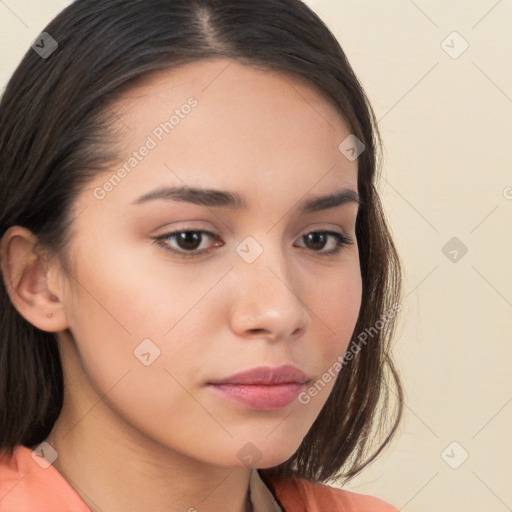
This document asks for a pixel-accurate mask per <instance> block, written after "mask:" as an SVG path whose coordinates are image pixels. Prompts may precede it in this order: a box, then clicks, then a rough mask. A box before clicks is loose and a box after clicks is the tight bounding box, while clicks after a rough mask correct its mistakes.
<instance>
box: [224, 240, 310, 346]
mask: <svg viewBox="0 0 512 512" xmlns="http://www.w3.org/2000/svg"><path fill="white" fill-rule="evenodd" d="M230 274H231V279H232V283H233V287H234V290H233V293H232V294H230V296H231V301H232V303H231V307H230V311H231V315H230V322H231V328H232V330H233V331H234V332H235V333H236V334H237V335H238V336H240V337H245V338H247V337H249V338H254V337H258V338H267V339H271V340H276V341H277V340H291V339H296V338H298V337H300V336H302V335H303V334H304V333H305V332H306V330H307V328H308V325H309V322H310V314H309V309H308V307H307V305H306V304H305V302H304V298H303V297H301V290H302V286H301V285H303V284H304V283H301V282H300V279H299V275H298V273H294V272H293V269H292V268H291V266H290V264H287V263H286V261H285V257H284V256H283V254H282V252H281V251H278V250H276V251H274V252H272V254H271V251H270V250H268V249H266V250H265V251H264V252H263V253H262V254H261V256H260V257H259V258H258V259H257V260H256V261H254V262H252V263H246V262H245V261H242V260H241V261H238V262H237V263H236V264H235V267H234V268H233V270H232V271H231V272H230Z"/></svg>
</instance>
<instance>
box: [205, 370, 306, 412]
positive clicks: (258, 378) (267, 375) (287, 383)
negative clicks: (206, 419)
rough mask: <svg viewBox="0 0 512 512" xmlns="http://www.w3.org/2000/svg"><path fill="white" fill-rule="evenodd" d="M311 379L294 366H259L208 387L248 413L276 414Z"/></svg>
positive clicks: (293, 398)
mask: <svg viewBox="0 0 512 512" xmlns="http://www.w3.org/2000/svg"><path fill="white" fill-rule="evenodd" d="M309 380H310V379H308V377H307V376H306V374H305V373H304V372H302V371H301V370H299V369H298V368H296V367H294V366H291V365H284V366H280V367H277V368H270V367H268V366H260V367H258V368H252V369H251V370H248V371H243V372H239V373H236V374H234V375H231V376H229V377H226V378H224V379H220V380H217V381H215V382H209V383H208V385H209V387H210V388H211V389H212V391H213V392H214V393H216V394H217V395H219V396H221V397H223V398H225V399H228V400H230V401H233V402H235V403H238V404H239V405H242V406H244V407H246V408H249V409H254V410H261V411H275V410H279V409H282V408H284V407H286V406H287V405H289V404H291V403H292V402H293V401H294V400H295V399H296V398H297V397H298V395H299V394H300V392H301V391H302V390H303V389H304V387H305V385H306V383H307V382H309Z"/></svg>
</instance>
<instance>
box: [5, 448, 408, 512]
mask: <svg viewBox="0 0 512 512" xmlns="http://www.w3.org/2000/svg"><path fill="white" fill-rule="evenodd" d="M33 454H34V457H33V456H32V455H33ZM38 460H39V461H40V460H41V457H38V455H37V454H35V452H33V450H31V449H30V448H28V447H26V446H23V445H18V446H17V447H16V448H15V450H14V453H13V457H12V458H8V457H7V454H6V453H5V452H0V512H91V511H90V509H89V508H88V506H87V505H86V504H85V503H84V502H83V501H82V499H81V498H80V496H79V495H78V493H77V492H76V491H75V490H74V489H73V487H71V485H70V484H69V483H68V481H67V480H66V479H65V478H64V477H63V476H62V475H61V474H60V473H59V472H58V471H57V469H56V468H55V467H54V466H52V465H51V464H46V466H47V467H46V468H44V467H43V466H44V464H41V462H38ZM43 461H44V459H43ZM255 473H256V475H255V476H257V475H259V476H260V477H261V481H262V482H264V483H265V485H266V486H267V488H268V489H269V490H270V491H271V494H272V495H273V497H274V498H275V499H276V500H277V502H278V504H279V505H280V506H281V508H282V510H283V512H399V511H398V509H397V508H395V507H393V506H392V505H390V504H389V503H386V502H384V501H382V500H380V499H379V498H375V497H373V496H369V495H365V494H358V493H355V492H351V491H346V490H344V489H336V488H334V487H330V486H328V485H324V484H316V483H312V482H309V481H308V480H305V479H303V478H297V477H293V478H285V479H279V480H272V481H268V479H267V477H265V475H264V470H263V474H262V473H261V472H260V470H258V471H257V472H255ZM256 480H260V479H256ZM252 482H254V479H252ZM255 488H256V486H255ZM278 508H279V507H277V509H278Z"/></svg>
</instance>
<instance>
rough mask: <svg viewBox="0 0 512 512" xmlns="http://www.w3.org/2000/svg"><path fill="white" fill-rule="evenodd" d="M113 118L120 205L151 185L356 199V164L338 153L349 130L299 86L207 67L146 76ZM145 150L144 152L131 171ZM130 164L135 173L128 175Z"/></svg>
mask: <svg viewBox="0 0 512 512" xmlns="http://www.w3.org/2000/svg"><path fill="white" fill-rule="evenodd" d="M111 110H112V111H113V112H114V113H115V115H116V116H117V119H118V124H119V127H120V133H121V135H120V137H121V139H122V141H121V142H122V147H123V154H122V156H121V160H120V162H119V167H121V166H122V165H125V167H126V168H127V169H128V170H129V176H127V177H126V178H125V179H123V183H122V189H123V193H122V194H123V196H125V197H126V203H128V202H131V201H133V200H135V199H136V198H137V197H138V196H140V195H141V194H142V193H143V191H145V190H147V189H149V188H150V187H151V186H154V185H158V184H167V185H190V186H202V187H211V188H224V189H231V190H233V189H236V190H240V191H241V192H242V193H244V191H247V193H246V194H245V193H244V195H254V194H256V193H257V192H260V193H261V194H263V195H268V191H269V188H272V189H273V190H277V191H281V193H282V191H283V190H286V191H287V192H288V193H289V195H290V196H291V197H297V198H298V197H300V196H303V195H304V194H306V193H307V192H308V190H311V194H313V195H314V194H315V193H318V194H320V193H325V192H326V191H329V190H331V189H332V188H338V189H339V188H341V187H351V188H352V189H353V190H357V161H350V160H348V159H347V158H346V157H345V156H344V155H343V154H342V153H341V151H340V150H339V145H340V144H341V143H342V141H343V140H344V139H346V138H347V136H349V135H350V129H349V127H348V126H347V124H346V122H345V121H344V119H343V118H342V116H341V114H340V113H339V112H338V111H337V109H336V108H335V107H334V106H333V105H332V103H331V102H330V101H329V100H328V99H326V98H325V97H324V96H323V94H322V93H320V92H319V91H318V90H317V89H316V87H315V86H314V85H312V84H310V83H309V82H308V81H307V80H306V79H304V78H302V79H301V78H297V77H296V76H293V75H290V74H288V73H286V74H285V73H283V72H280V71H269V70H262V69H256V68H253V67H249V66H244V65H241V64H239V63H237V62H235V61H233V60H230V59H225V58H218V59H208V60H202V61H197V62H193V63H189V64H186V65H182V66H180V67H178V68H175V69H172V70H167V71H164V72H161V73H158V74H157V75H152V76H151V77H150V78H148V79H147V80H146V81H145V82H144V83H143V84H141V85H138V86H137V87H135V88H134V89H132V90H130V91H129V92H128V93H126V94H125V95H123V97H122V98H121V99H120V100H119V101H118V102H117V103H116V104H115V105H113V106H112V107H111ZM143 146H148V147H150V150H149V151H144V153H145V156H144V157H143V158H141V159H140V160H138V161H137V162H135V161H134V160H133V158H134V157H133V153H134V152H137V150H138V149H139V148H142V147H143ZM130 159H131V160H132V164H135V165H133V166H130V165H128V166H126V164H129V162H130ZM102 179H103V180H104V179H105V175H104V176H103V177H102ZM102 179H100V180H99V181H101V180H102ZM118 188H120V187H116V190H115V194H117V195H118V196H119V194H118V190H117V189H118ZM115 194H111V195H112V196H114V195H115Z"/></svg>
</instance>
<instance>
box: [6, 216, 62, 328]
mask: <svg viewBox="0 0 512 512" xmlns="http://www.w3.org/2000/svg"><path fill="white" fill-rule="evenodd" d="M36 242H37V238H36V237H35V235H34V234H33V233H32V232H31V231H29V230H28V229H26V228H24V227H21V226H12V227H10V228H9V229H8V230H7V231H6V232H5V234H4V236H3V237H2V241H1V243H0V263H1V269H2V274H3V279H4V283H5V287H6V289H7V293H8V294H9V297H10V299H11V302H12V303H13V305H14V307H15V308H16V309H17V310H18V312H19V313H20V315H22V316H23V318H25V320H27V321H28V322H30V323H31V324H32V325H34V326H35V327H37V328H39V329H41V330H43V331H48V332H58V331H62V330H64V329H66V328H67V327H68V323H67V319H66V315H65V312H64V308H63V302H61V298H62V297H60V295H62V290H60V289H56V290H53V291H52V290H50V289H49V287H48V274H49V270H50V269H49V267H48V265H47V264H46V261H45V260H44V257H43V255H42V254H40V253H38V252H37V251H36V249H35V244H36Z"/></svg>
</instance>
